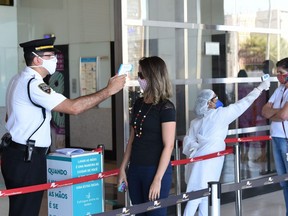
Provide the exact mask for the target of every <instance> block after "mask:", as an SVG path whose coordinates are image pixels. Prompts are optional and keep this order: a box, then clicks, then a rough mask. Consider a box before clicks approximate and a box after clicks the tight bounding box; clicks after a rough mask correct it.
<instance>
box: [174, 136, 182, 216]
mask: <svg viewBox="0 0 288 216" xmlns="http://www.w3.org/2000/svg"><path fill="white" fill-rule="evenodd" d="M175 159H176V160H180V149H179V141H178V139H176V142H175ZM175 169H176V194H177V195H179V194H181V170H180V166H179V165H176V168H175ZM176 207H177V216H181V203H178V204H177V206H176Z"/></svg>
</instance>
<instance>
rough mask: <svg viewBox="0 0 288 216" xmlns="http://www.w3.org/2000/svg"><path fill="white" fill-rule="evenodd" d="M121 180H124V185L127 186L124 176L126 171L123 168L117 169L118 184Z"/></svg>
mask: <svg viewBox="0 0 288 216" xmlns="http://www.w3.org/2000/svg"><path fill="white" fill-rule="evenodd" d="M123 181H124V182H125V184H126V187H128V182H127V177H126V172H125V170H119V175H118V186H119V185H120V184H121V183H122V182H123Z"/></svg>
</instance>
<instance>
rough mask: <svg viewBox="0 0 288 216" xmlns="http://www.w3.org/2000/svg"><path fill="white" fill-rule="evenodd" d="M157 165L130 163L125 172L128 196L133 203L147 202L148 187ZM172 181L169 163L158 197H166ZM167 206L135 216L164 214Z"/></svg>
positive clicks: (161, 215)
mask: <svg viewBox="0 0 288 216" xmlns="http://www.w3.org/2000/svg"><path fill="white" fill-rule="evenodd" d="M157 168H158V167H157V166H136V165H130V166H129V169H128V173H127V180H128V190H129V196H130V199H131V201H132V204H133V205H136V204H140V203H145V202H149V198H148V196H149V189H150V185H151V184H152V182H153V179H154V176H155V174H156V171H157ZM171 183H172V167H171V165H170V164H169V166H168V168H167V170H166V172H165V173H164V176H163V178H162V182H161V190H160V199H163V198H167V197H168V196H169V191H170V188H171ZM166 215H167V208H159V209H157V210H153V211H148V212H143V213H141V214H137V216H166Z"/></svg>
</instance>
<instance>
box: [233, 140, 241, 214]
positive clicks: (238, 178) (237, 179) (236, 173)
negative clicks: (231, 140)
mask: <svg viewBox="0 0 288 216" xmlns="http://www.w3.org/2000/svg"><path fill="white" fill-rule="evenodd" d="M233 148H234V178H235V179H234V181H235V183H240V182H241V176H240V151H239V143H237V144H235V145H234V146H233ZM235 197H236V202H235V210H236V216H242V190H236V191H235Z"/></svg>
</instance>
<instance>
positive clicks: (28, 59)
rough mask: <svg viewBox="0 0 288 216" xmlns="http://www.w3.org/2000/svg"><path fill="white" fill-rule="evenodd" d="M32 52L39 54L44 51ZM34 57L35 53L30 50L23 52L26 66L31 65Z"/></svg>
mask: <svg viewBox="0 0 288 216" xmlns="http://www.w3.org/2000/svg"><path fill="white" fill-rule="evenodd" d="M34 53H36V54H37V55H39V56H41V55H43V54H44V52H34ZM34 58H35V55H34V54H33V53H32V52H26V53H24V59H25V62H26V65H27V66H31V65H32V61H33V59H34Z"/></svg>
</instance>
